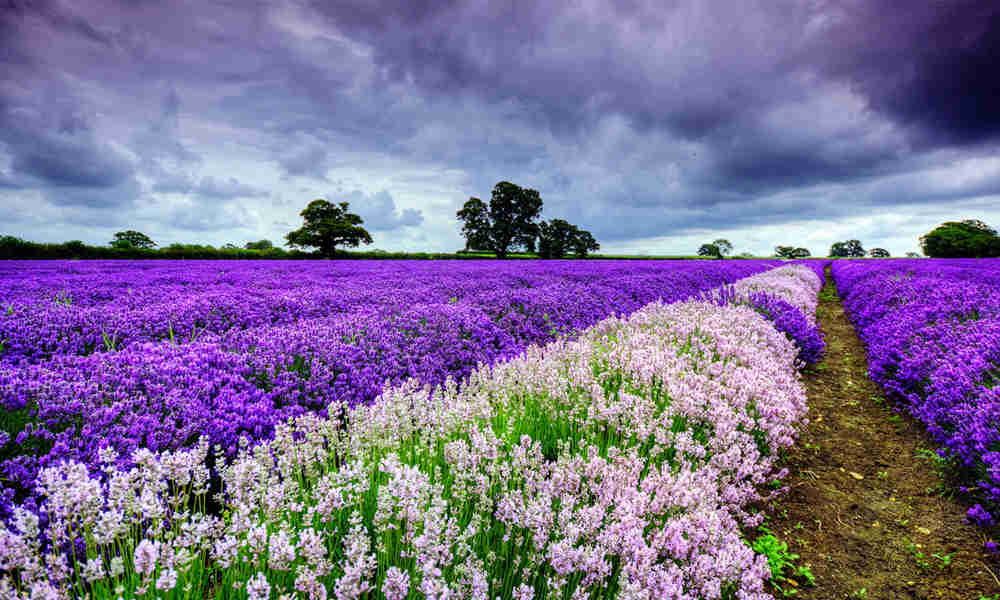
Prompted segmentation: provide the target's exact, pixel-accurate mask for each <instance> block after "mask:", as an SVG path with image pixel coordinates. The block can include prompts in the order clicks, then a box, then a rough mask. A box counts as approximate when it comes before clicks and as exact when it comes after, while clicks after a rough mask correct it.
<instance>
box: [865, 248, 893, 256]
mask: <svg viewBox="0 0 1000 600" xmlns="http://www.w3.org/2000/svg"><path fill="white" fill-rule="evenodd" d="M868 256H870V257H872V258H889V256H890V255H889V251H888V250H886V249H885V248H872V249H871V250H869V251H868Z"/></svg>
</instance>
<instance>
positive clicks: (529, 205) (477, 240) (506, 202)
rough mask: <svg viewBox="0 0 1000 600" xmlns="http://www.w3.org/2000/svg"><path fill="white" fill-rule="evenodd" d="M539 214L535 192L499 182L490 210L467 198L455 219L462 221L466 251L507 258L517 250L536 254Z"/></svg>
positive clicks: (475, 199) (540, 208)
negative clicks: (485, 251) (484, 251)
mask: <svg viewBox="0 0 1000 600" xmlns="http://www.w3.org/2000/svg"><path fill="white" fill-rule="evenodd" d="M541 211H542V198H541V196H539V194H538V191H537V190H532V189H529V188H522V187H520V186H517V185H514V184H513V183H510V182H509V181H501V182H499V183H497V184H496V185H495V186H493V193H492V195H491V197H490V204H489V207H486V205H485V203H484V202H483V201H482V200H480V199H479V198H469V200H468V201H467V202H466V203H465V205H463V206H462V209H461V210H459V211H458V212H457V213H455V216H457V217H458V220H459V221H462V235H463V236H465V247H466V249H484V250H489V251H490V252H493V253H495V254H496V255H497V258H506V256H507V255H508V254H509V253H510V252H511V250H512V249H513V248H516V247H522V248H524V249H526V250H527V251H529V252H534V251H535V239H536V238H537V237H538V233H539V229H538V224H537V222H536V219H538V216H539V214H541Z"/></svg>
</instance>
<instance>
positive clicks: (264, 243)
mask: <svg viewBox="0 0 1000 600" xmlns="http://www.w3.org/2000/svg"><path fill="white" fill-rule="evenodd" d="M243 247H244V248H245V249H247V250H270V249H271V248H274V244H272V243H271V240H258V241H256V242H247V243H246V244H244V246H243Z"/></svg>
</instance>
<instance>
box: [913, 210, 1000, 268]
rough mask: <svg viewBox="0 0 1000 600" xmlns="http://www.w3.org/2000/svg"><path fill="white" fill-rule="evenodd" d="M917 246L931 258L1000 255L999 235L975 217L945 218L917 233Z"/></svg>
mask: <svg viewBox="0 0 1000 600" xmlns="http://www.w3.org/2000/svg"><path fill="white" fill-rule="evenodd" d="M920 248H921V249H922V250H923V251H924V254H925V255H927V256H929V257H931V258H984V257H993V256H1000V237H998V236H997V232H996V230H995V229H993V228H992V227H990V226H989V225H987V224H986V223H983V222H982V221H980V220H978V219H966V220H964V221H948V222H947V223H942V224H941V225H938V226H937V227H936V228H934V230H932V231H931V232H930V233H927V234H925V235H922V236H920Z"/></svg>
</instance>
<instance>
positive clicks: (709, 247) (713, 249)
mask: <svg viewBox="0 0 1000 600" xmlns="http://www.w3.org/2000/svg"><path fill="white" fill-rule="evenodd" d="M698 256H711V257H712V258H722V252H721V251H720V250H719V247H718V246H716V245H715V244H702V245H701V248H698Z"/></svg>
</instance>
